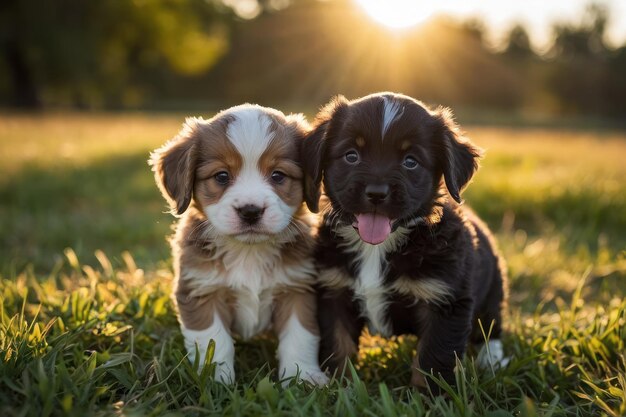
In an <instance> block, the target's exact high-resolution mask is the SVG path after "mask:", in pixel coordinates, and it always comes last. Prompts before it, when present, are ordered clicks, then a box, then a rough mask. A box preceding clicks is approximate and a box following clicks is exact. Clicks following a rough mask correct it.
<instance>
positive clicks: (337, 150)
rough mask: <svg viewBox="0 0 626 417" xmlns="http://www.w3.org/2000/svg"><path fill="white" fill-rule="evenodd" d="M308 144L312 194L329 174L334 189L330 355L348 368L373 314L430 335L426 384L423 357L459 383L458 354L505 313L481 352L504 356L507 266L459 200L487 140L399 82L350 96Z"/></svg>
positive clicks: (325, 296)
mask: <svg viewBox="0 0 626 417" xmlns="http://www.w3.org/2000/svg"><path fill="white" fill-rule="evenodd" d="M304 153H305V154H306V155H307V156H306V159H305V177H306V178H305V199H306V201H307V204H308V206H309V207H310V209H311V210H312V211H314V212H315V211H317V210H318V200H319V197H320V184H321V182H322V179H323V184H324V190H325V193H326V195H327V197H328V200H329V207H328V211H327V212H326V214H325V215H324V219H323V223H322V225H321V227H320V230H319V234H318V238H317V245H316V249H315V260H316V263H317V266H318V268H319V269H320V274H319V278H318V287H319V288H318V312H319V313H318V320H319V325H320V331H321V335H322V340H321V346H320V362H326V364H328V366H329V367H330V368H331V370H335V369H337V368H339V369H341V368H342V367H343V366H344V364H345V360H346V358H348V357H349V356H351V355H353V354H354V353H356V351H357V349H358V338H359V335H360V334H361V331H362V328H363V326H365V325H366V324H367V325H369V328H370V330H371V331H372V332H376V333H380V334H382V335H384V336H389V335H392V334H406V333H410V334H416V335H418V336H419V338H420V342H419V348H418V353H417V355H416V358H415V361H414V364H413V377H412V383H413V384H415V385H418V386H425V384H426V381H425V379H424V378H423V374H422V373H421V372H420V369H421V370H424V371H426V372H431V371H432V372H434V373H435V374H441V375H442V376H443V377H444V378H445V379H446V380H447V381H448V382H450V383H452V382H454V372H453V370H454V367H455V363H456V362H455V358H456V356H459V357H462V355H463V353H464V352H465V349H466V345H467V342H468V340H471V341H473V342H476V343H480V342H482V341H483V336H482V333H481V330H480V327H479V325H478V320H480V321H481V322H482V325H483V326H484V328H485V331H486V332H488V331H489V328H490V326H491V325H493V328H492V329H491V334H490V336H491V339H490V342H489V345H488V346H487V347H488V348H486V349H484V350H483V351H482V352H481V353H480V354H479V358H478V360H479V362H482V363H496V362H498V361H501V360H502V345H501V342H500V340H499V337H500V333H501V325H502V320H501V308H502V305H503V303H504V300H505V295H506V275H505V268H504V267H503V262H502V260H501V259H500V257H499V256H498V255H497V253H496V249H495V246H494V243H493V240H492V238H491V235H490V233H489V231H488V229H487V227H486V226H485V225H484V224H483V223H482V222H481V221H480V220H479V219H478V218H477V217H476V216H475V215H473V214H472V213H471V212H470V211H468V210H464V209H462V208H461V207H460V205H459V203H460V202H461V198H460V192H461V190H462V189H463V188H464V186H465V185H466V184H467V183H468V181H469V180H470V178H471V177H472V175H473V174H474V171H475V170H476V168H477V158H478V156H479V154H480V151H479V149H478V148H476V147H475V146H474V145H473V144H472V143H471V142H469V140H467V139H466V138H463V137H462V136H461V135H460V134H459V132H458V128H457V127H456V125H455V124H454V122H453V121H452V118H451V115H450V113H449V111H447V110H442V109H439V110H437V111H430V110H428V109H427V108H426V107H425V106H424V105H423V104H421V103H420V102H418V101H416V100H414V99H412V98H410V97H407V96H403V95H399V94H392V93H380V94H373V95H370V96H367V97H363V98H361V99H358V100H354V101H348V100H346V99H345V98H343V97H341V96H339V97H338V98H336V99H334V100H333V101H331V102H330V103H329V104H328V105H327V106H326V107H325V108H324V109H323V110H322V111H321V112H320V114H319V115H318V117H317V120H316V123H315V126H314V130H313V131H312V132H311V134H310V135H309V136H308V137H307V138H306V139H305V144H304ZM446 188H447V189H446ZM450 197H451V198H450Z"/></svg>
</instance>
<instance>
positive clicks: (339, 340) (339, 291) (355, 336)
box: [317, 287, 365, 378]
mask: <svg viewBox="0 0 626 417" xmlns="http://www.w3.org/2000/svg"><path fill="white" fill-rule="evenodd" d="M353 295H354V294H353V293H352V291H351V290H348V289H347V288H335V289H328V288H325V287H320V288H318V291H317V308H318V309H319V313H318V315H317V317H318V323H319V326H320V331H321V334H322V341H321V344H320V354H319V357H320V362H321V364H322V366H326V367H328V370H329V371H330V373H331V374H333V373H334V374H335V375H336V376H337V378H339V377H341V376H342V375H345V376H347V377H348V378H349V377H350V374H349V373H346V365H347V362H348V360H349V359H354V357H355V356H356V354H357V353H358V351H359V336H360V335H361V331H362V330H363V326H364V325H365V321H364V319H363V318H362V317H361V315H360V314H359V309H358V307H357V304H356V302H355V301H354V297H353Z"/></svg>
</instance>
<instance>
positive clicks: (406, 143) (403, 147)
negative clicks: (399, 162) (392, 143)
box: [400, 140, 412, 151]
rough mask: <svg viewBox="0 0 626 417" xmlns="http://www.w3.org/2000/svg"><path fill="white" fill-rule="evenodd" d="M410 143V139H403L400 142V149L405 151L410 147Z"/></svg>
mask: <svg viewBox="0 0 626 417" xmlns="http://www.w3.org/2000/svg"><path fill="white" fill-rule="evenodd" d="M411 145H412V143H411V141H410V140H405V141H403V142H402V143H401V144H400V150H403V151H406V150H407V149H409V148H410V147H411Z"/></svg>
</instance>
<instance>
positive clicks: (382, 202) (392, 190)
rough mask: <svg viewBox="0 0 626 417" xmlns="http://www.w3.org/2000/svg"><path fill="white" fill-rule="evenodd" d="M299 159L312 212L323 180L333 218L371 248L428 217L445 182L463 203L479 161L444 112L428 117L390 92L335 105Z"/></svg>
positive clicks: (321, 119)
mask: <svg viewBox="0 0 626 417" xmlns="http://www.w3.org/2000/svg"><path fill="white" fill-rule="evenodd" d="M303 152H304V154H305V155H306V158H305V160H304V161H303V162H304V168H305V199H306V202H307V205H308V206H309V208H310V209H311V210H312V211H318V200H319V197H320V184H321V182H322V178H323V182H324V189H325V191H326V194H327V195H328V198H329V200H330V203H331V205H332V207H333V209H334V210H335V211H336V212H337V214H338V216H340V218H342V219H343V221H345V222H352V223H353V225H354V226H355V228H356V229H357V231H358V232H359V235H360V236H361V239H362V240H364V241H365V242H368V243H371V244H379V243H382V242H383V241H384V240H385V239H386V238H387V236H388V235H389V233H391V231H392V230H393V229H394V228H395V227H398V226H400V225H403V224H407V223H410V222H411V221H414V220H415V219H416V218H419V217H425V216H428V215H429V214H430V212H431V211H432V209H433V205H434V203H435V201H436V199H437V198H438V197H439V193H440V190H441V186H440V184H442V178H443V180H444V181H443V182H445V185H446V187H447V190H448V192H449V193H450V195H451V196H452V198H454V199H455V200H456V201H457V202H459V203H460V202H461V197H460V193H461V190H462V189H463V187H464V186H465V185H466V184H467V183H468V182H469V180H470V179H471V177H472V175H473V174H474V171H475V170H476V168H477V158H478V156H479V155H480V150H479V149H478V148H477V147H475V146H474V145H472V144H471V143H470V142H469V141H468V140H466V139H465V138H463V137H462V136H460V134H459V133H458V128H457V126H456V125H455V124H454V122H453V120H452V117H451V114H450V112H449V111H448V110H446V109H438V110H436V111H430V110H428V109H427V108H426V107H425V106H424V105H423V104H421V103H420V102H418V101H417V100H414V99H412V98H410V97H407V96H403V95H399V94H392V93H381V94H374V95H370V96H367V97H363V98H361V99H358V100H354V101H348V100H346V99H345V98H344V97H342V96H339V97H337V98H335V99H333V100H332V101H331V102H330V103H329V104H327V105H326V107H325V108H324V109H322V111H321V112H320V114H319V115H318V117H317V119H316V122H315V125H314V129H313V130H312V131H311V133H310V134H309V135H308V136H307V137H306V139H305V141H304V151H303Z"/></svg>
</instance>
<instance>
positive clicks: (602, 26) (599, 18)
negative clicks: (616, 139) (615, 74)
mask: <svg viewBox="0 0 626 417" xmlns="http://www.w3.org/2000/svg"><path fill="white" fill-rule="evenodd" d="M607 20H608V11H607V9H606V8H605V7H603V6H600V5H597V4H592V5H590V6H589V7H588V8H587V11H586V14H585V16H584V18H583V20H582V22H581V23H580V24H578V25H572V24H557V25H555V26H554V31H555V38H554V44H553V46H552V50H551V51H550V54H549V57H550V58H552V60H553V64H552V66H551V70H550V71H549V75H548V79H547V84H548V88H549V89H550V90H551V91H552V92H553V94H554V95H555V96H556V97H558V100H559V101H560V103H561V109H562V111H564V112H566V113H580V112H588V113H594V114H602V113H605V112H606V111H607V109H608V108H607V107H608V106H610V105H611V103H609V102H608V100H607V99H606V93H607V91H608V90H609V89H610V88H612V87H611V86H610V85H607V81H608V75H609V67H608V60H607V58H608V56H607V53H608V48H607V47H606V43H605V40H604V39H605V31H606V26H607Z"/></svg>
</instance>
